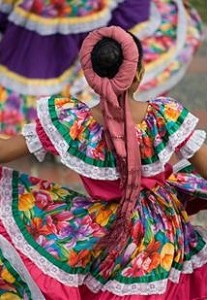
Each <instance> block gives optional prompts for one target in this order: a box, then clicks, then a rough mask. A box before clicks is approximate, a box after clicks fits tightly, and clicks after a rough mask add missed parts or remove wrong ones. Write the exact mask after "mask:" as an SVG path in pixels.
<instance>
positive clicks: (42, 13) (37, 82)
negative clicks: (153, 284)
mask: <svg viewBox="0 0 207 300" xmlns="http://www.w3.org/2000/svg"><path fill="white" fill-rule="evenodd" d="M108 25H116V26H121V27H122V28H124V29H126V30H129V31H130V32H132V33H133V34H134V35H136V36H137V37H139V38H140V39H141V40H142V43H143V49H144V63H145V76H144V81H143V83H142V85H141V86H140V89H141V94H140V95H139V97H142V98H143V99H146V98H148V97H149V94H150V96H151V95H153V96H157V95H160V94H163V93H165V92H166V91H168V90H169V89H171V88H172V87H173V86H174V85H175V84H176V83H177V82H178V81H179V80H180V79H181V78H182V77H183V75H184V74H185V72H186V70H187V67H188V64H189V63H190V62H191V60H192V57H193V55H194V53H195V51H196V49H197V48H198V47H199V45H200V43H201V40H202V22H201V20H200V17H199V16H198V15H197V13H196V11H195V10H194V9H191V8H190V9H188V10H187V9H186V8H185V7H184V5H183V0H18V1H17V0H1V1H0V34H1V41H0V53H1V55H0V133H4V134H7V135H12V134H15V133H16V132H20V131H21V129H22V127H23V125H24V124H25V123H28V122H33V121H34V120H35V119H36V101H37V100H38V99H39V97H42V96H43V95H48V96H49V95H50V96H51V95H57V94H60V93H61V94H62V95H63V96H66V95H70V94H72V95H75V96H77V97H78V99H80V100H82V101H84V102H87V103H88V104H90V105H94V102H96V101H95V99H97V95H95V94H94V92H93V91H92V89H90V88H89V86H88V84H87V82H86V80H85V78H84V75H83V72H82V69H81V66H80V62H79V58H78V54H79V50H80V47H81V44H82V41H83V39H84V38H85V36H86V35H87V33H88V32H90V31H91V30H94V29H96V28H100V27H102V26H108Z"/></svg>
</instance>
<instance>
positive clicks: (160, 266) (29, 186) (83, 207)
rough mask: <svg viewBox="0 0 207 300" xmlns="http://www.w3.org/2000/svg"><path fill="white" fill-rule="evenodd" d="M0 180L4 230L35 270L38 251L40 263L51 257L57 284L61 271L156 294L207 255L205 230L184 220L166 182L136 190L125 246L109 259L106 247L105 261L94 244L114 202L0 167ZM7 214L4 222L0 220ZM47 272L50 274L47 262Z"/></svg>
mask: <svg viewBox="0 0 207 300" xmlns="http://www.w3.org/2000/svg"><path fill="white" fill-rule="evenodd" d="M0 184H1V185H3V186H4V189H5V194H4V191H3V190H2V191H1V199H2V200H1V205H2V207H1V209H2V208H3V207H4V206H5V205H7V206H8V205H10V206H11V208H12V210H11V213H10V212H9V211H6V210H4V213H3V214H4V215H2V216H1V217H2V222H4V226H5V227H6V229H7V231H8V233H9V234H10V235H11V232H13V233H14V232H15V235H16V239H17V240H18V239H20V240H21V238H23V240H22V241H24V242H21V244H19V245H18V242H17V240H16V241H15V239H14V243H15V245H16V246H17V247H20V250H21V251H22V252H23V253H24V254H26V255H29V257H30V259H32V261H33V262H34V263H36V264H37V265H38V263H39V267H41V268H43V269H44V267H43V265H42V263H40V262H41V257H44V259H46V265H47V264H49V263H51V264H52V265H53V266H54V267H53V269H54V268H55V269H56V273H57V269H58V272H59V273H58V275H57V280H58V278H59V276H61V281H62V282H65V284H67V283H68V280H67V279H68V277H67V274H69V275H70V280H71V281H72V282H75V281H76V282H77V281H79V282H80V283H81V282H84V283H87V285H88V286H89V288H90V289H92V290H93V291H98V290H100V289H102V288H104V289H106V290H112V291H113V292H114V293H118V292H117V286H120V289H121V290H120V291H119V293H120V294H123V295H124V294H132V293H134V292H133V291H135V288H136V291H137V293H141V294H144V293H146V289H150V293H156V292H158V290H159V288H161V289H162V293H164V291H165V289H166V284H167V280H171V281H173V282H178V281H179V276H180V273H181V272H184V273H192V272H193V269H194V268H197V267H200V266H202V265H203V264H204V263H205V262H206V261H207V255H206V252H207V247H206V241H205V240H206V237H205V234H204V233H203V232H202V231H200V230H197V229H195V228H194V227H192V225H191V224H190V223H189V221H188V217H187V214H186V212H185V210H184V208H183V205H182V204H181V202H180V201H179V200H178V198H177V196H176V190H175V189H174V187H172V186H171V185H170V184H168V183H166V184H165V185H164V186H156V187H155V188H153V190H148V189H144V190H142V192H141V194H140V196H139V198H138V199H137V204H136V207H135V210H134V212H133V214H132V216H131V218H132V223H133V227H132V229H131V235H130V237H129V239H128V243H127V245H126V248H125V250H124V251H123V252H122V253H120V255H119V257H118V258H116V259H113V253H111V254H110V255H111V263H110V264H109V263H108V264H107V265H106V264H105V258H106V255H108V253H107V249H102V250H100V249H97V248H96V245H97V243H98V241H99V240H100V238H101V237H103V236H104V235H105V234H106V232H107V231H108V230H109V229H110V228H111V226H112V224H113V221H114V219H115V213H116V209H117V207H118V203H117V202H105V201H98V200H96V201H95V200H93V199H91V198H90V197H86V196H84V195H81V194H79V193H76V192H73V191H71V190H69V189H67V188H64V187H61V186H59V185H57V184H54V183H50V182H47V181H45V180H41V179H38V178H34V177H29V176H27V175H25V174H21V173H18V172H15V171H12V170H9V169H6V168H3V169H2V179H1V183H0ZM9 189H10V190H11V191H12V192H11V194H10V196H9V195H8V192H7V191H8V190H9ZM205 193H206V190H205ZM6 195H7V196H6ZM206 198H207V193H206ZM8 218H10V220H12V222H11V223H10V224H8V223H7V222H5V221H4V220H6V219H8ZM11 237H12V236H11ZM23 245H25V247H24V246H23ZM27 245H29V247H30V248H32V249H35V253H36V254H35V255H34V254H33V252H32V250H29V252H28V246H27ZM47 274H49V275H51V276H56V275H55V273H53V272H52V269H49V268H48V267H47ZM60 274H61V275H60ZM111 281H112V282H111ZM149 283H150V288H149V287H148V288H147V286H148V285H149Z"/></svg>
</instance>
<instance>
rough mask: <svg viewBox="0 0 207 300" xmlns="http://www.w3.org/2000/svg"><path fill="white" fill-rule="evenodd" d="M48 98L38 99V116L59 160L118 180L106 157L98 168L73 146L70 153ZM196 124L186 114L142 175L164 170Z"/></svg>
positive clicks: (87, 173) (83, 171)
mask: <svg viewBox="0 0 207 300" xmlns="http://www.w3.org/2000/svg"><path fill="white" fill-rule="evenodd" d="M52 101H53V99H52V98H51V100H49V98H42V99H41V100H39V101H38V107H37V110H38V118H39V120H40V123H41V125H42V127H43V129H44V131H45V133H46V134H47V136H48V138H49V139H50V141H51V143H52V144H53V146H54V148H55V149H56V151H57V152H58V153H59V155H60V158H61V162H62V163H63V164H64V165H66V166H67V167H69V168H71V169H72V170H74V171H76V172H77V173H79V174H81V175H83V176H86V177H89V178H92V179H99V180H116V179H118V178H119V174H118V172H117V170H116V168H115V167H110V166H109V163H108V162H107V160H106V159H105V160H104V161H102V164H103V166H101V167H99V166H97V163H96V162H95V160H94V164H93V163H88V162H87V159H85V160H84V159H80V158H79V157H77V156H75V154H74V149H72V150H73V153H70V152H71V149H70V144H68V142H67V141H66V140H65V138H64V136H63V134H61V127H62V125H61V123H60V121H59V120H58V119H57V117H56V120H55V122H56V124H54V118H53V120H52V119H51V115H50V111H49V107H50V109H52V110H55V109H56V108H55V104H54V103H52ZM197 123H198V119H197V118H196V117H195V116H194V115H192V114H191V113H188V114H187V116H186V117H185V119H184V121H183V123H182V124H181V125H180V127H179V130H177V131H176V132H174V133H173V134H171V135H170V136H169V141H168V143H167V144H166V146H165V148H164V149H163V150H162V151H160V152H159V154H158V157H159V160H158V161H156V162H154V163H151V164H145V165H143V166H142V174H143V176H146V177H150V176H153V175H156V174H158V173H160V172H162V171H164V170H165V164H166V163H167V162H168V161H169V160H170V158H171V156H172V155H173V153H174V152H175V149H176V147H177V146H179V145H180V144H182V143H183V142H184V141H185V140H186V139H187V138H188V136H189V133H190V132H193V130H194V129H195V127H196V125H197ZM78 152H80V151H79V149H77V153H78ZM114 163H115V161H113V162H112V161H111V164H114Z"/></svg>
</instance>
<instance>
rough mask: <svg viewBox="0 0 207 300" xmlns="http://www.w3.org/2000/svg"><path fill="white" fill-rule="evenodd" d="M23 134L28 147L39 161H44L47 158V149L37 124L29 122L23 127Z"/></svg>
mask: <svg viewBox="0 0 207 300" xmlns="http://www.w3.org/2000/svg"><path fill="white" fill-rule="evenodd" d="M22 135H23V136H24V137H25V139H26V143H27V147H28V149H29V152H30V153H31V154H34V155H35V157H36V158H37V160H38V161H40V162H42V161H43V160H44V158H45V155H46V151H45V150H44V148H43V146H42V143H41V141H40V139H39V137H38V135H37V132H36V125H35V124H27V125H25V126H24V127H23V130H22Z"/></svg>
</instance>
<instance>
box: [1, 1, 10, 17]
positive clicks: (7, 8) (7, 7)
mask: <svg viewBox="0 0 207 300" xmlns="http://www.w3.org/2000/svg"><path fill="white" fill-rule="evenodd" d="M12 9H13V5H11V4H8V3H4V2H3V1H1V0H0V11H1V12H3V13H5V14H8V13H10V12H11V11H12Z"/></svg>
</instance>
